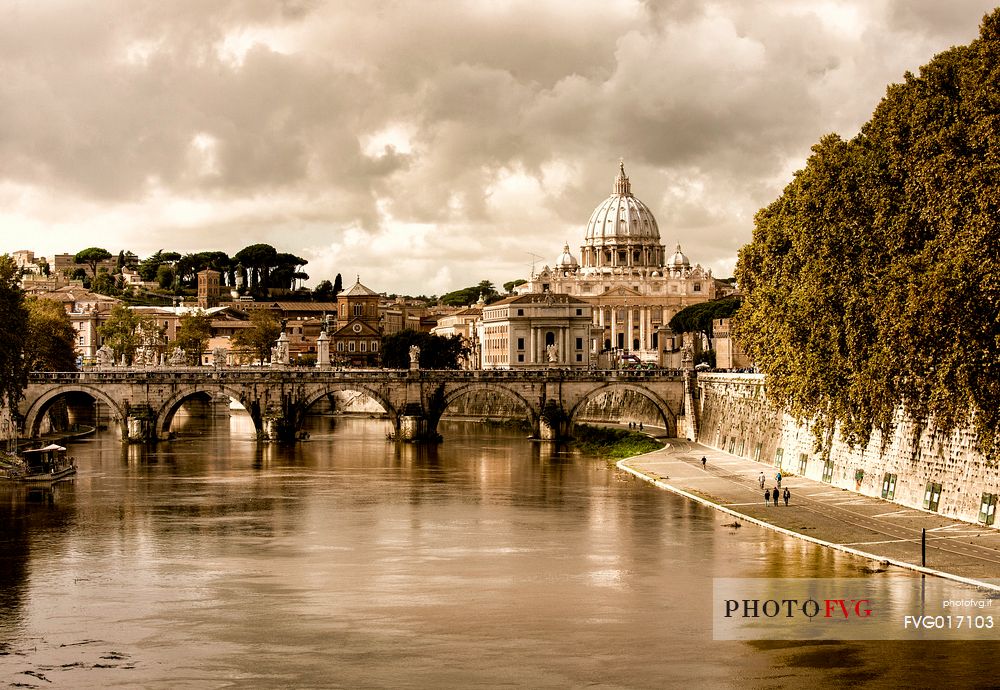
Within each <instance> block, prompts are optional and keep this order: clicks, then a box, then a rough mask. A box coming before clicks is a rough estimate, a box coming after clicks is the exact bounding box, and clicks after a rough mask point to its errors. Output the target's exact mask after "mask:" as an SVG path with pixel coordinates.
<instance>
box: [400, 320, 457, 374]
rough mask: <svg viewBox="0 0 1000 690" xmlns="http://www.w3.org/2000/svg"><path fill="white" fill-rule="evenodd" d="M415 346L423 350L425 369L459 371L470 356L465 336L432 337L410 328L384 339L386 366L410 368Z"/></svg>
mask: <svg viewBox="0 0 1000 690" xmlns="http://www.w3.org/2000/svg"><path fill="white" fill-rule="evenodd" d="M411 345H417V346H418V347H419V348H420V366H421V368H423V369H458V368H460V366H461V361H462V359H463V358H464V357H466V356H468V354H469V353H468V348H466V347H465V345H464V344H463V343H462V338H461V336H457V335H455V336H443V335H432V334H430V333H419V332H417V331H414V330H410V329H407V330H404V331H399V332H398V333H393V334H392V335H388V336H385V337H384V338H382V366H383V367H385V368H387V369H408V368H409V367H410V346H411Z"/></svg>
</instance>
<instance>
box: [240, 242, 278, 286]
mask: <svg viewBox="0 0 1000 690" xmlns="http://www.w3.org/2000/svg"><path fill="white" fill-rule="evenodd" d="M277 258H278V251H277V250H276V249H275V248H274V247H272V246H271V245H269V244H251V245H250V246H248V247H244V248H243V249H241V250H240V251H238V252H236V254H234V255H233V261H234V262H236V263H237V264H239V265H241V266H242V267H243V268H244V270H246V272H247V279H248V282H249V287H250V289H251V290H252V291H255V292H256V291H259V290H265V289H266V288H267V287H268V285H269V283H268V277H269V276H270V272H271V269H273V268H274V267H275V266H276V265H277Z"/></svg>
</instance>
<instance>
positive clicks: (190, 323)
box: [176, 309, 212, 365]
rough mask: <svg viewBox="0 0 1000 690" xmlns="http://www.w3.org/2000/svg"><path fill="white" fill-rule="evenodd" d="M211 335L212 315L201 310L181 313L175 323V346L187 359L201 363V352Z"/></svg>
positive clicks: (193, 362) (197, 363)
mask: <svg viewBox="0 0 1000 690" xmlns="http://www.w3.org/2000/svg"><path fill="white" fill-rule="evenodd" d="M211 337H212V317H211V316H210V315H209V314H206V313H205V312H203V311H202V310H200V309H198V310H196V311H193V312H188V313H186V314H182V315H181V318H180V319H179V321H178V324H177V340H176V342H177V346H178V347H179V348H181V349H182V350H184V352H185V353H186V354H187V358H188V361H189V362H190V363H192V364H194V365H200V364H201V353H202V352H203V351H204V350H205V345H206V344H207V343H208V340H209V338H211Z"/></svg>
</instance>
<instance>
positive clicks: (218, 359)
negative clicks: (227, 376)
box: [212, 347, 229, 368]
mask: <svg viewBox="0 0 1000 690" xmlns="http://www.w3.org/2000/svg"><path fill="white" fill-rule="evenodd" d="M228 359H229V350H227V349H226V348H224V347H216V348H214V349H213V350H212V364H214V365H215V367H216V368H218V367H224V366H225V365H226V362H227V360H228Z"/></svg>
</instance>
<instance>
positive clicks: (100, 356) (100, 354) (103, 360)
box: [97, 345, 115, 367]
mask: <svg viewBox="0 0 1000 690" xmlns="http://www.w3.org/2000/svg"><path fill="white" fill-rule="evenodd" d="M114 365H115V353H114V352H113V351H112V349H111V348H110V347H108V346H107V345H101V348H100V349H99V350H98V351H97V366H99V367H113V366H114Z"/></svg>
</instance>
